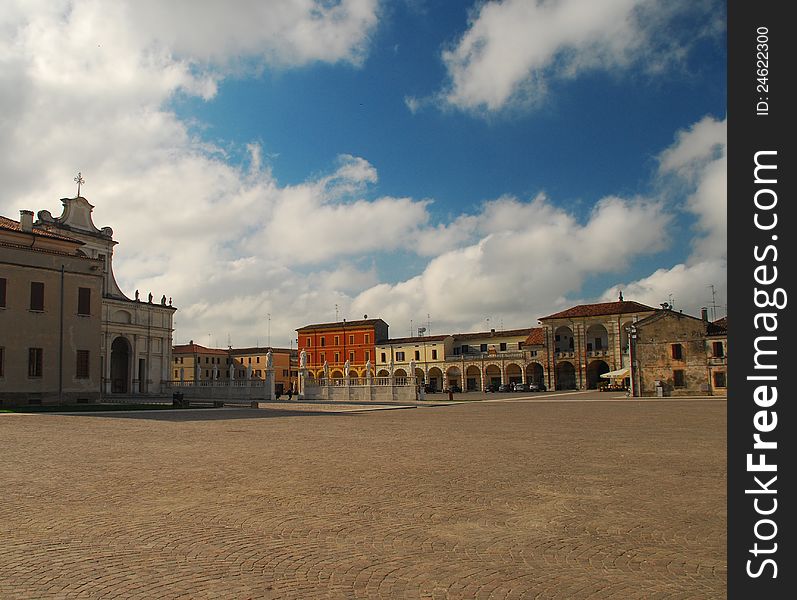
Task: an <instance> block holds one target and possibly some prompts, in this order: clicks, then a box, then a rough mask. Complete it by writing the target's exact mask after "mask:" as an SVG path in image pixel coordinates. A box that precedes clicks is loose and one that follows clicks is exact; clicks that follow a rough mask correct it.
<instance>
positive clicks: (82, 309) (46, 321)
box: [0, 210, 103, 405]
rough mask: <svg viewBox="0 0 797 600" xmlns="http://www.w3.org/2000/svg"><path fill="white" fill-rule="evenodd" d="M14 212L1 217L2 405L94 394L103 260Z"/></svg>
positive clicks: (98, 370)
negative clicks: (11, 215) (10, 216)
mask: <svg viewBox="0 0 797 600" xmlns="http://www.w3.org/2000/svg"><path fill="white" fill-rule="evenodd" d="M20 212H21V214H20V220H19V221H14V220H12V219H8V218H6V217H0V405H12V404H13V405H26V404H27V405H32V404H43V403H59V402H60V403H78V402H93V401H96V400H97V399H98V398H99V396H100V383H101V376H102V352H101V347H100V340H101V330H102V314H103V312H102V303H101V302H102V286H103V276H102V262H101V261H100V260H99V259H97V258H94V257H90V256H88V255H87V253H86V249H85V244H84V243H83V242H81V241H80V240H77V239H74V238H73V237H71V236H66V235H61V234H57V233H52V232H49V231H47V230H45V229H43V228H41V227H38V226H35V225H34V224H33V213H32V212H31V211H27V210H25V211H20Z"/></svg>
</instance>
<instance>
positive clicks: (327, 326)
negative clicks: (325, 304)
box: [296, 319, 387, 331]
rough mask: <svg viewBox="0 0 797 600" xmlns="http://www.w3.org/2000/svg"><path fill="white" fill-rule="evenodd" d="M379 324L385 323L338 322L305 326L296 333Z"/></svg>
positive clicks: (380, 321) (367, 320)
mask: <svg viewBox="0 0 797 600" xmlns="http://www.w3.org/2000/svg"><path fill="white" fill-rule="evenodd" d="M378 323H384V324H385V325H387V323H385V322H384V321H383V320H382V319H361V320H359V321H346V322H345V323H344V322H343V321H338V322H336V323H316V324H315V325H305V326H304V327H300V328H299V329H297V330H296V331H307V330H313V329H343V328H344V326H345V327H346V328H347V329H348V328H350V327H368V326H371V325H376V324H378Z"/></svg>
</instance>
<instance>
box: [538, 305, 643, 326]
mask: <svg viewBox="0 0 797 600" xmlns="http://www.w3.org/2000/svg"><path fill="white" fill-rule="evenodd" d="M654 310H656V309H654V308H652V307H650V306H646V305H645V304H640V303H639V302H634V301H633V300H622V301H615V302H600V303H598V304H579V305H578V306H573V307H571V308H568V309H567V310H563V311H561V312H558V313H554V314H552V315H548V316H547V317H540V321H544V320H546V319H568V318H574V317H600V316H603V315H624V314H626V313H638V312H651V311H654Z"/></svg>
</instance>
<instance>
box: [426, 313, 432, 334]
mask: <svg viewBox="0 0 797 600" xmlns="http://www.w3.org/2000/svg"><path fill="white" fill-rule="evenodd" d="M426 331H428V332H429V335H432V317H431V316H430V315H429V313H426Z"/></svg>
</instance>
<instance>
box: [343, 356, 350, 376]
mask: <svg viewBox="0 0 797 600" xmlns="http://www.w3.org/2000/svg"><path fill="white" fill-rule="evenodd" d="M349 369H351V365H350V364H349V359H348V358H347V359H346V362H345V363H344V365H343V376H344V377H348V376H349Z"/></svg>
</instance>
